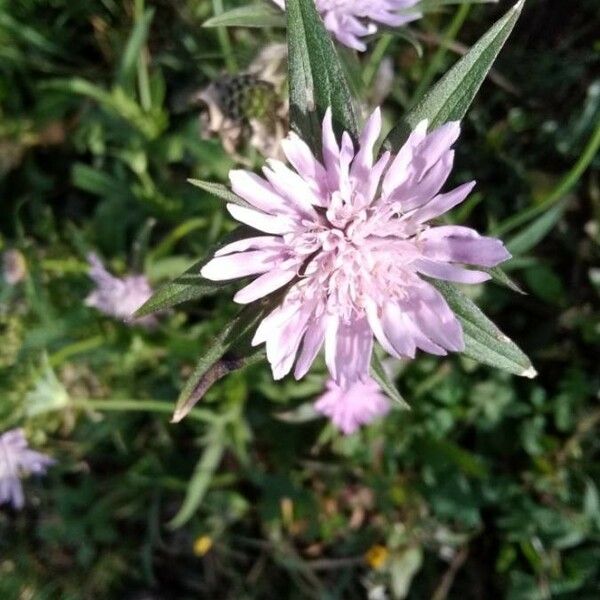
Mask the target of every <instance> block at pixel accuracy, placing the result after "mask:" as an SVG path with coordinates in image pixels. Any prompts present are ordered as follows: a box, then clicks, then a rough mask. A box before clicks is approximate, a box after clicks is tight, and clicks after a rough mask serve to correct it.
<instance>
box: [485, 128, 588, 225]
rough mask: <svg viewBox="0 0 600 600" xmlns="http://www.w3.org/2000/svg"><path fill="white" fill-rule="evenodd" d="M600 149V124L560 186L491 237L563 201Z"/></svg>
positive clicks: (507, 222)
mask: <svg viewBox="0 0 600 600" xmlns="http://www.w3.org/2000/svg"><path fill="white" fill-rule="evenodd" d="M599 149H600V123H599V124H598V125H597V126H596V130H595V131H594V133H593V134H592V136H591V137H590V139H589V141H588V143H587V145H586V147H585V148H584V150H583V152H582V153H581V156H580V157H579V160H578V161H577V162H576V163H575V165H574V166H573V168H572V169H571V170H570V171H569V172H568V173H567V174H566V175H565V176H564V177H563V178H562V179H561V180H560V182H559V183H558V185H557V186H556V187H555V188H554V189H553V190H552V191H551V192H550V194H548V196H547V197H546V198H545V199H544V200H542V202H540V203H539V204H537V205H536V206H532V207H531V208H528V209H526V210H524V211H522V212H520V213H519V214H517V215H515V216H514V217H510V218H508V219H506V220H505V221H504V222H502V223H500V225H498V226H497V227H495V228H493V229H492V230H491V231H490V234H491V235H494V236H500V235H504V234H506V233H507V232H508V231H512V230H513V229H515V228H516V227H519V226H520V225H523V224H524V223H527V221H530V220H531V219H534V218H535V217H537V216H538V215H539V214H541V213H543V212H544V211H545V210H547V209H549V208H550V207H551V206H553V205H554V204H556V203H557V202H559V201H560V200H562V198H564V197H565V196H566V195H567V194H568V193H569V192H570V191H571V189H573V187H574V186H575V184H576V183H577V182H578V181H579V179H580V178H581V176H582V175H583V173H584V172H585V170H586V169H587V168H588V167H589V166H590V164H591V162H592V161H593V160H594V158H595V157H596V154H597V153H598V150H599Z"/></svg>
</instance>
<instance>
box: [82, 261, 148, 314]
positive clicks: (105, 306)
mask: <svg viewBox="0 0 600 600" xmlns="http://www.w3.org/2000/svg"><path fill="white" fill-rule="evenodd" d="M88 262H89V263H90V271H89V275H90V277H91V279H92V280H93V281H94V282H95V284H96V289H95V290H94V291H93V292H92V293H91V294H90V295H89V296H88V297H87V298H86V299H85V303H86V304H87V306H93V307H94V308H97V309H98V310H99V311H100V312H102V313H104V314H105V315H109V316H111V317H116V318H117V319H121V320H123V321H126V322H130V321H132V320H133V314H134V313H135V311H136V310H137V309H138V308H139V307H140V306H142V304H144V302H146V300H148V298H150V296H152V288H151V287H150V284H149V283H148V280H147V279H146V277H144V276H143V275H128V276H127V277H123V278H119V277H115V276H114V275H111V274H110V273H109V272H108V271H107V270H106V269H105V268H104V265H103V264H102V261H101V260H100V259H99V258H98V256H96V255H95V254H90V255H88ZM137 322H138V323H139V324H140V325H152V324H154V323H155V319H154V318H153V317H143V318H141V319H139V320H138V321H137Z"/></svg>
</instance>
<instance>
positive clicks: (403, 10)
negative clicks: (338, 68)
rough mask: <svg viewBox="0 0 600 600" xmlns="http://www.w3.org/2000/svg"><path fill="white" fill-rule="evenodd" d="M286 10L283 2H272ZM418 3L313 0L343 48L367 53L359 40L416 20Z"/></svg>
mask: <svg viewBox="0 0 600 600" xmlns="http://www.w3.org/2000/svg"><path fill="white" fill-rule="evenodd" d="M273 2H275V3H276V4H278V5H279V6H280V7H281V8H285V0H273ZM419 2H420V0H315V5H316V7H317V10H318V11H319V13H320V14H321V17H322V18H323V22H324V23H325V27H326V28H327V30H328V31H330V32H331V33H332V34H333V35H334V36H335V38H336V39H337V40H338V41H339V42H340V43H341V44H344V45H345V46H348V47H350V48H354V49H356V50H359V51H361V52H364V51H365V50H366V49H367V46H366V44H365V43H364V42H363V41H362V40H361V38H363V37H365V36H367V35H373V34H374V33H376V31H377V28H378V25H387V26H388V27H400V26H401V25H405V24H406V23H409V22H410V21H414V20H415V19H419V18H420V17H421V13H420V12H419V11H418V10H416V9H415V5H417V4H418V3H419Z"/></svg>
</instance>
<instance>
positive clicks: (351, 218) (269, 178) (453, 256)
mask: <svg viewBox="0 0 600 600" xmlns="http://www.w3.org/2000/svg"><path fill="white" fill-rule="evenodd" d="M380 130H381V116H380V111H379V109H377V110H375V112H374V113H373V114H372V115H371V117H370V118H369V120H368V121H367V123H366V125H365V127H364V129H363V131H362V133H361V135H360V139H359V147H358V150H355V148H354V144H353V142H352V140H351V138H350V136H349V135H348V133H344V134H343V135H342V138H341V144H340V145H339V144H338V142H337V140H336V138H335V135H334V132H333V127H332V119H331V112H330V111H329V110H328V111H327V113H326V115H325V119H324V120H323V135H322V139H323V151H322V154H323V161H322V162H321V161H319V160H318V159H317V158H315V156H313V154H312V152H311V151H310V150H309V147H308V146H307V145H306V144H305V143H304V142H303V141H302V140H301V139H300V138H299V137H298V136H297V135H295V134H293V133H291V134H290V135H289V136H288V138H287V139H286V140H284V141H283V142H282V144H283V150H284V152H285V154H286V156H287V158H288V160H289V162H290V163H291V164H292V166H293V167H294V169H295V171H293V170H292V169H290V168H289V167H287V166H286V165H285V164H283V163H282V162H280V161H276V160H269V161H267V164H268V166H267V167H265V168H264V169H263V173H264V177H265V178H263V177H260V176H258V175H255V174H254V173H250V172H248V171H243V170H234V171H231V172H230V174H229V177H230V180H231V184H232V188H233V191H234V192H235V193H236V194H237V195H238V196H241V197H242V198H243V199H244V200H245V201H246V202H247V203H248V205H249V206H248V207H244V206H239V205H237V204H228V205H227V208H228V210H229V212H230V213H231V215H232V216H233V217H234V218H235V219H237V220H238V221H240V222H242V223H245V224H246V225H249V226H251V227H253V228H255V229H257V230H259V231H260V232H264V233H265V234H268V235H258V236H256V237H251V238H248V239H244V240H241V241H237V242H234V243H232V244H229V245H227V246H225V247H223V248H221V249H220V250H219V251H218V252H217V253H216V254H215V257H214V258H213V259H212V260H211V261H210V262H209V263H208V264H207V265H206V266H205V267H204V268H203V269H202V271H201V273H202V275H203V276H204V277H206V278H207V279H211V280H228V279H235V278H238V277H247V276H249V275H259V277H257V278H256V279H255V280H254V281H252V283H250V284H249V285H246V286H245V287H243V288H242V289H241V290H240V291H238V292H237V294H236V295H235V297H234V300H235V301H236V302H238V303H240V304H246V303H249V302H253V301H255V300H258V299H259V298H262V297H264V296H266V295H268V294H270V293H271V292H274V291H275V290H277V289H280V288H282V287H284V286H286V285H288V284H290V283H291V285H290V287H289V289H288V290H287V291H286V292H285V295H284V296H283V299H282V301H281V303H280V304H279V305H278V306H277V308H275V310H273V311H272V312H271V313H270V314H269V315H268V316H267V317H266V318H265V319H264V320H263V321H262V322H261V323H260V325H259V327H258V329H257V331H256V334H255V336H254V339H253V341H252V343H253V344H254V345H257V344H261V343H263V342H266V351H267V358H268V360H269V362H270V363H271V368H272V370H273V376H274V378H275V379H280V378H281V377H283V376H285V375H286V374H287V373H288V372H289V371H290V370H291V369H292V366H293V365H294V362H295V369H294V374H295V376H296V378H298V379H299V378H301V377H302V376H303V375H304V374H305V373H306V372H307V371H308V369H309V368H310V366H311V364H312V362H313V361H314V359H315V357H316V356H317V354H318V352H319V350H320V349H321V347H322V346H323V345H324V347H325V361H326V364H327V367H328V369H329V372H330V374H331V376H332V378H333V379H334V380H335V382H336V383H337V384H338V385H340V386H341V387H342V388H343V389H345V390H348V389H349V388H350V386H352V385H353V384H355V383H357V382H359V381H362V382H363V383H364V382H366V381H368V378H369V365H370V362H371V352H372V348H373V337H375V338H376V339H377V341H378V342H379V343H380V344H381V345H382V347H383V348H384V349H385V350H386V351H387V352H388V353H389V354H391V355H392V356H394V357H397V358H402V357H409V358H414V356H415V352H416V349H417V348H420V349H421V350H424V351H426V352H429V353H432V354H438V355H444V354H446V353H447V351H461V350H463V348H464V342H463V334H462V328H461V325H460V323H459V321H458V320H457V318H456V316H455V315H454V313H453V312H452V310H451V309H450V307H449V306H448V304H447V303H446V301H445V300H444V298H443V296H442V295H441V294H440V293H439V292H438V291H437V290H436V289H435V287H433V286H432V285H431V284H430V283H429V282H428V281H427V280H425V279H423V278H422V276H423V275H424V276H426V277H428V278H437V279H444V280H448V281H456V282H460V283H479V282H482V281H485V280H487V279H489V275H488V274H487V273H485V272H483V271H478V270H470V269H467V268H465V267H464V266H462V265H463V264H469V265H479V266H483V267H493V266H495V265H497V264H498V263H500V262H502V261H504V260H506V259H507V258H509V256H510V255H509V253H508V252H507V250H506V249H505V248H504V246H503V244H502V242H500V241H499V240H496V239H493V238H489V237H483V236H480V235H479V234H478V233H477V232H476V231H474V230H473V229H469V228H467V227H462V226H457V225H444V226H430V225H428V224H427V222H428V221H430V220H431V219H435V218H437V217H439V216H440V215H442V214H444V213H445V212H447V211H448V210H450V209H451V208H453V207H454V206H456V205H457V204H459V203H460V202H462V201H463V200H464V199H465V198H466V197H467V195H468V194H469V192H470V191H471V189H472V188H473V186H474V182H470V183H466V184H463V185H461V186H459V187H457V188H456V189H454V190H451V191H449V192H446V193H444V194H440V193H439V192H440V190H441V188H442V186H443V184H444V182H445V181H446V179H447V178H448V176H449V175H450V172H451V170H452V164H453V159H454V152H453V151H452V150H451V146H452V144H453V143H454V142H455V140H456V139H457V137H458V135H459V131H460V127H459V124H458V123H456V122H454V123H448V124H446V125H444V126H442V127H440V128H439V129H436V130H435V131H433V132H431V133H429V134H428V133H427V122H426V121H423V122H422V123H420V124H419V125H418V126H417V127H416V128H415V130H414V131H413V132H412V133H411V135H410V136H409V138H408V140H407V141H406V143H405V144H404V146H403V147H402V148H401V149H400V150H399V152H398V153H397V154H395V155H393V154H390V152H384V153H383V154H382V155H381V157H380V158H379V159H378V160H377V161H375V160H374V156H373V149H374V145H375V142H376V140H377V139H378V137H379V134H380ZM457 263H458V264H457ZM296 357H297V360H296Z"/></svg>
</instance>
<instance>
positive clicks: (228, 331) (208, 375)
mask: <svg viewBox="0 0 600 600" xmlns="http://www.w3.org/2000/svg"><path fill="white" fill-rule="evenodd" d="M263 314H264V307H262V306H256V305H249V306H247V307H245V308H244V309H242V310H241V311H240V313H239V314H238V316H237V317H235V319H233V320H232V321H230V322H229V323H228V324H227V325H226V326H225V327H224V328H223V329H222V330H221V332H220V333H219V334H218V335H217V336H216V337H215V338H214V339H213V340H212V341H211V342H210V343H209V344H208V346H207V347H206V348H205V351H204V354H203V355H202V357H201V358H200V359H199V360H198V362H197V363H196V368H195V369H194V372H193V373H192V375H191V376H190V378H189V379H188V380H187V382H186V384H185V386H184V387H183V390H181V394H180V395H179V398H178V400H177V405H176V406H175V411H174V413H173V419H172V422H173V423H178V422H179V421H181V419H183V418H184V417H185V416H186V415H187V414H188V413H189V412H190V410H192V408H193V407H194V405H195V404H196V403H197V402H198V401H199V400H200V399H201V398H202V396H204V394H205V393H206V391H207V390H208V389H209V388H210V387H211V386H212V385H213V384H214V383H215V382H217V381H218V380H219V379H221V378H222V377H225V375H227V374H229V373H231V372H232V371H236V370H237V369H241V368H242V367H245V366H247V365H249V364H252V363H255V362H258V361H259V360H262V358H263V357H264V350H263V349H262V348H260V349H257V348H253V347H252V346H250V339H251V335H252V334H253V333H254V331H255V329H256V326H257V325H258V323H259V321H260V320H261V319H262V317H263Z"/></svg>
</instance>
